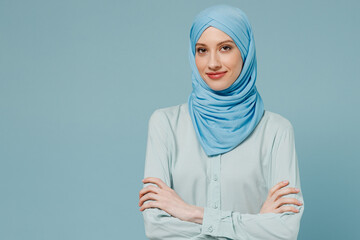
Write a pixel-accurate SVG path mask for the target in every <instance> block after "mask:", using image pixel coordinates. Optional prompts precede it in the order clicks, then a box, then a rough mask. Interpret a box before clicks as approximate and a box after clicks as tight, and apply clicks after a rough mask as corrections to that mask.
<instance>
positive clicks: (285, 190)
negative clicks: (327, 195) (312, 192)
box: [273, 187, 300, 201]
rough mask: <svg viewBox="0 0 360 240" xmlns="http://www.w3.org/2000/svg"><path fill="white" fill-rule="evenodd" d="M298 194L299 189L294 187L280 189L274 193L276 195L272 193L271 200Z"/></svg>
mask: <svg viewBox="0 0 360 240" xmlns="http://www.w3.org/2000/svg"><path fill="white" fill-rule="evenodd" d="M299 192H300V189H298V188H294V187H287V188H282V189H280V190H278V191H276V193H274V195H273V198H274V201H276V200H277V199H279V198H280V197H281V196H284V195H288V194H294V193H299Z"/></svg>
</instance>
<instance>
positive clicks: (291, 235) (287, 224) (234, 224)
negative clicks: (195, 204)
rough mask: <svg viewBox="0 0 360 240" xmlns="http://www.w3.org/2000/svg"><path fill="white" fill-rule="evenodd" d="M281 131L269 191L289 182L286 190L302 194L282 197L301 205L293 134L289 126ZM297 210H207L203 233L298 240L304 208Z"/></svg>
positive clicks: (214, 235)
mask: <svg viewBox="0 0 360 240" xmlns="http://www.w3.org/2000/svg"><path fill="white" fill-rule="evenodd" d="M286 123H287V124H286V125H285V127H282V128H281V129H279V130H278V133H277V134H276V137H275V140H274V143H273V148H272V152H271V158H272V160H271V164H270V168H269V174H268V178H269V179H268V190H269V189H270V188H271V187H272V186H274V185H275V184H276V183H278V182H280V181H282V180H289V182H290V184H289V185H287V186H286V187H297V188H299V189H300V192H299V193H297V194H288V195H284V196H283V197H290V198H297V199H298V200H300V201H302V202H303V203H304V200H303V196H302V192H301V187H300V175H299V168H298V160H297V155H296V151H295V139H294V130H293V127H292V125H291V123H290V122H286ZM287 205H291V206H294V207H295V208H297V209H298V210H299V212H298V213H294V212H284V213H266V214H242V213H239V212H236V211H223V210H220V209H214V208H209V207H205V208H204V218H203V223H202V233H203V234H205V235H208V236H213V237H217V238H227V239H251V240H253V239H267V240H271V239H276V240H279V239H286V240H288V239H297V235H298V232H299V228H300V220H301V217H302V215H303V212H304V206H305V204H303V205H302V206H297V205H293V204H287Z"/></svg>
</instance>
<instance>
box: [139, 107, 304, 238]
mask: <svg viewBox="0 0 360 240" xmlns="http://www.w3.org/2000/svg"><path fill="white" fill-rule="evenodd" d="M146 177H157V178H160V179H161V180H163V181H164V182H165V183H166V184H167V185H168V186H170V187H171V188H172V189H174V190H175V192H176V193H177V194H178V195H179V196H180V197H181V198H182V199H183V200H184V201H185V202H186V203H188V204H191V205H196V206H201V207H204V218H203V223H202V224H198V223H193V222H187V221H182V220H180V219H178V218H175V217H173V216H171V215H170V214H168V213H166V212H165V211H163V210H161V209H158V208H149V209H145V210H144V211H143V212H142V214H143V218H144V225H145V232H146V236H147V237H148V238H149V239H152V240H153V239H161V240H163V239H251V240H253V239H262V240H264V239H266V240H271V239H276V240H279V239H297V235H298V232H299V228H300V220H301V217H302V215H303V212H304V206H305V204H303V205H302V206H297V205H294V204H287V205H291V206H293V207H295V208H297V209H299V212H298V213H294V212H284V213H266V214H260V213H259V212H260V209H261V207H262V205H263V203H264V202H265V200H266V198H267V195H268V192H269V190H270V188H272V187H273V186H274V185H275V184H277V183H279V182H280V181H282V180H288V181H289V182H290V183H289V185H287V186H286V187H296V188H299V189H300V192H299V193H297V194H288V195H284V196H283V197H290V198H296V199H298V200H300V201H302V202H303V203H304V199H303V195H302V191H301V186H300V175H299V168H298V160H297V155H296V151H295V137H294V129H293V126H292V125H291V123H290V122H289V120H287V119H286V118H284V117H282V116H281V115H279V114H277V113H273V112H269V111H267V110H265V112H264V115H263V116H262V118H261V120H260V122H259V124H258V125H257V127H256V128H255V130H254V131H253V132H252V133H251V134H250V135H249V136H248V138H247V139H246V140H245V141H243V142H242V143H241V144H240V145H238V146H237V147H236V148H234V149H233V150H231V151H230V152H227V153H224V154H220V155H217V156H214V157H208V156H207V155H206V154H205V152H204V151H203V149H202V148H201V145H200V143H199V141H198V139H197V136H196V134H195V131H194V127H193V125H192V122H191V118H190V115H189V112H188V106H187V103H184V104H180V105H177V106H171V107H166V108H161V109H157V110H155V111H154V112H153V114H152V115H151V117H150V120H149V125H148V141H147V147H146V158H145V173H144V178H146ZM149 184H152V183H146V184H144V185H143V186H144V187H145V186H147V185H149ZM150 201H151V200H150Z"/></svg>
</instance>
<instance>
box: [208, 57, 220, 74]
mask: <svg viewBox="0 0 360 240" xmlns="http://www.w3.org/2000/svg"><path fill="white" fill-rule="evenodd" d="M208 68H209V69H210V70H212V71H216V70H218V69H220V68H221V60H220V57H219V56H218V54H217V53H212V54H210V58H209V62H208Z"/></svg>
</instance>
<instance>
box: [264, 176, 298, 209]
mask: <svg viewBox="0 0 360 240" xmlns="http://www.w3.org/2000/svg"><path fill="white" fill-rule="evenodd" d="M288 184H289V182H288V181H283V182H279V183H278V184H276V185H275V186H274V187H272V188H271V189H270V191H269V195H268V197H267V199H266V201H265V203H264V204H263V206H262V208H261V210H260V213H283V212H289V211H290V212H295V213H297V212H299V210H297V209H296V208H295V207H292V206H282V205H283V204H296V205H299V206H301V205H302V204H303V203H302V202H300V201H299V200H297V199H296V198H283V197H281V196H283V195H287V194H291V193H298V192H300V190H299V189H297V188H292V187H287V188H283V187H285V186H286V185H288Z"/></svg>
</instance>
